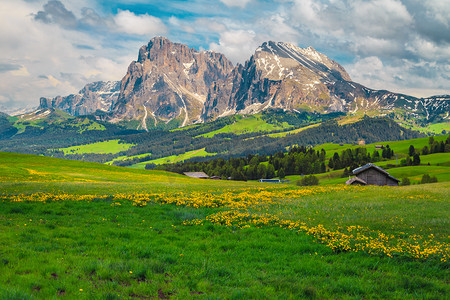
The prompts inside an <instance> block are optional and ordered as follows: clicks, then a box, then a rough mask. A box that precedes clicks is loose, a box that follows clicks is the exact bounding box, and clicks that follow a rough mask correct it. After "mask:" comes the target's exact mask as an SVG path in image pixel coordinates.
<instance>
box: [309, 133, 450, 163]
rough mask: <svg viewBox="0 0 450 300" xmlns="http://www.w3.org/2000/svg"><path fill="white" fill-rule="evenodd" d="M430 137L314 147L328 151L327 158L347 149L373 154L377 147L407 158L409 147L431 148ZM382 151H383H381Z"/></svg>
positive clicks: (441, 137)
mask: <svg viewBox="0 0 450 300" xmlns="http://www.w3.org/2000/svg"><path fill="white" fill-rule="evenodd" d="M447 137H448V135H438V136H434V137H433V138H434V140H435V141H438V142H441V141H445V140H446V139H447ZM428 139H429V138H428V137H425V138H418V139H410V140H404V141H385V142H378V143H372V144H367V145H352V144H342V146H341V145H340V144H333V143H325V144H322V145H318V146H316V147H314V149H316V150H321V149H324V150H325V151H326V158H331V157H332V156H333V154H334V153H335V152H338V153H339V154H340V153H341V152H342V151H344V150H347V149H356V148H359V147H364V148H367V150H368V151H369V153H371V154H372V153H373V151H374V150H375V145H383V146H386V145H389V148H391V149H392V150H394V154H403V155H400V156H399V157H405V156H406V154H408V151H409V146H411V145H413V146H414V148H415V149H416V150H419V151H420V150H422V148H423V147H425V146H427V147H428V148H429V144H428ZM379 151H381V150H379Z"/></svg>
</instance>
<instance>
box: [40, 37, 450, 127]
mask: <svg viewBox="0 0 450 300" xmlns="http://www.w3.org/2000/svg"><path fill="white" fill-rule="evenodd" d="M449 101H450V96H449V95H445V96H435V97H429V98H421V99H419V98H415V97H411V96H407V95H401V94H396V93H391V92H389V91H383V90H372V89H369V88H366V87H364V86H362V85H360V84H358V83H355V82H353V81H352V80H351V78H350V76H349V75H348V74H347V72H346V71H345V69H344V68H343V67H342V66H341V65H339V64H338V63H337V62H335V61H333V60H331V59H329V58H328V57H327V56H325V55H323V54H321V53H319V52H318V51H316V50H314V49H313V48H311V47H309V48H306V49H302V48H299V47H297V46H295V45H292V44H288V43H281V42H278V43H276V42H266V43H264V44H262V45H261V46H260V47H259V48H258V49H257V50H256V51H255V53H254V54H253V55H252V56H251V58H250V59H249V60H248V61H246V63H245V64H244V65H241V64H238V65H237V66H235V67H233V65H232V63H231V62H230V61H229V60H228V59H227V58H226V57H225V56H224V55H223V54H220V53H215V52H211V51H197V50H195V49H193V48H189V47H188V46H186V45H183V44H179V43H173V42H171V41H169V40H168V39H166V38H164V37H155V38H153V39H151V40H150V42H149V43H148V44H147V45H144V46H142V47H141V48H140V49H139V55H138V59H137V60H136V61H133V62H132V63H131V64H130V66H129V68H128V71H127V74H126V75H125V76H124V77H123V79H122V81H114V82H101V81H100V82H94V83H90V84H88V85H86V86H85V87H84V88H83V89H82V90H81V91H80V92H79V93H78V94H73V95H69V96H66V97H60V96H58V97H55V98H41V100H40V106H39V109H44V108H56V109H61V110H63V111H65V112H67V113H69V114H71V115H74V116H79V115H86V114H91V113H94V112H95V111H97V110H100V111H103V112H107V113H108V114H106V115H104V116H102V118H104V119H106V120H108V121H110V122H119V121H122V120H134V121H138V123H139V126H138V127H137V129H144V130H148V129H149V128H150V127H153V126H156V125H158V124H159V123H161V122H164V123H168V122H170V121H175V122H176V123H175V124H176V125H177V126H185V125H189V124H193V123H198V122H207V121H210V120H214V119H216V118H219V117H223V116H227V115H232V114H236V113H239V114H252V113H257V112H260V111H263V110H265V109H268V108H279V109H283V110H291V111H295V110H312V111H317V112H322V113H326V112H333V111H341V112H346V113H357V112H363V113H366V112H367V113H369V114H370V115H390V116H392V117H395V118H398V119H402V118H403V119H409V120H414V119H420V120H425V122H430V121H433V120H435V119H436V118H437V119H441V120H442V119H444V120H449V119H450V115H449V110H450V104H449V103H450V102H449ZM391 114H394V115H391Z"/></svg>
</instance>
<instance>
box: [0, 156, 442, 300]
mask: <svg viewBox="0 0 450 300" xmlns="http://www.w3.org/2000/svg"><path fill="white" fill-rule="evenodd" d="M0 162H1V164H0V190H1V194H0V201H1V204H0V298H1V299H54V298H67V299H153V298H155V299H158V298H159V299H168V298H171V299H193V298H202V299H330V298H336V299H361V298H369V299H446V298H447V297H448V294H449V292H450V288H449V285H448V278H449V276H450V272H449V270H450V268H449V267H450V265H449V259H450V253H449V234H450V226H449V225H450V224H449V222H450V216H449V214H448V212H449V209H450V193H449V190H450V183H449V182H439V183H434V184H425V185H411V186H406V187H347V186H345V185H342V184H336V185H326V186H319V187H308V188H303V187H297V186H295V185H292V184H290V185H268V184H261V183H256V182H247V183H246V182H232V181H215V180H198V179H191V178H187V177H185V176H182V175H178V174H173V173H167V172H162V171H149V170H137V169H130V168H120V167H113V166H108V165H103V164H97V163H86V162H79V161H69V160H60V159H54V158H49V157H38V156H32V155H22V154H13V153H0ZM436 164H437V162H436ZM424 167H428V166H424ZM430 167H436V166H430ZM398 169H399V170H400V169H401V168H398ZM392 170H393V169H392Z"/></svg>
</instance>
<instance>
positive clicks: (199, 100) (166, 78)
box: [111, 37, 233, 129]
mask: <svg viewBox="0 0 450 300" xmlns="http://www.w3.org/2000/svg"><path fill="white" fill-rule="evenodd" d="M232 69H233V65H232V63H231V62H230V61H229V60H228V59H227V58H226V57H225V56H224V55H223V54H219V53H215V52H211V51H201V52H199V51H197V50H195V49H193V48H189V47H188V46H186V45H183V44H179V43H172V42H171V41H169V40H168V39H166V38H163V37H156V38H153V39H152V40H150V42H149V43H148V45H145V46H143V47H141V49H140V50H139V57H138V60H137V61H134V62H132V63H131V65H130V66H129V68H128V72H127V74H126V75H125V77H124V78H123V79H122V82H121V89H120V96H119V99H118V101H117V103H115V105H114V107H113V109H112V114H113V119H112V120H111V121H112V122H117V121H121V120H127V119H128V120H133V119H134V120H136V119H137V120H140V121H141V128H142V129H147V126H149V125H156V124H157V123H159V122H169V121H171V120H173V119H178V120H179V122H180V125H181V126H185V125H188V124H192V123H195V122H199V121H200V115H201V112H202V109H203V106H204V102H205V100H206V97H207V94H208V90H209V87H210V86H211V84H213V83H214V82H216V81H220V80H223V79H225V78H226V76H227V75H228V74H229V73H230V72H231V70H232Z"/></svg>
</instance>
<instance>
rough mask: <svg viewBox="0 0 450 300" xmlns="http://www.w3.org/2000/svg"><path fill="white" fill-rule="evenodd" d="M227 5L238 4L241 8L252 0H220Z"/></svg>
mask: <svg viewBox="0 0 450 300" xmlns="http://www.w3.org/2000/svg"><path fill="white" fill-rule="evenodd" d="M220 1H221V2H222V3H224V4H225V5H226V6H230V7H232V6H237V7H240V8H244V7H245V6H247V4H248V3H249V2H250V1H251V0H220Z"/></svg>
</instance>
